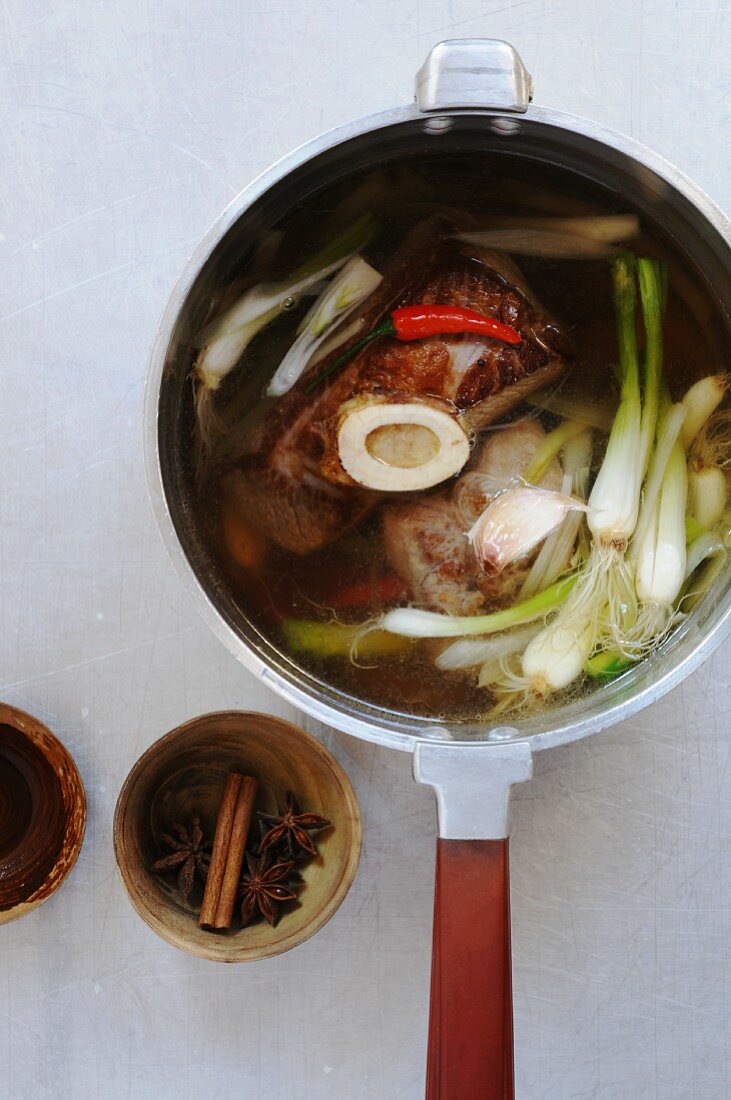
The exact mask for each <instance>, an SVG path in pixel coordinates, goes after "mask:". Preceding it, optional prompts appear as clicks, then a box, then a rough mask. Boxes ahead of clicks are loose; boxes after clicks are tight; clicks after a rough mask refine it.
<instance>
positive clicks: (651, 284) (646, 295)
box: [637, 257, 685, 476]
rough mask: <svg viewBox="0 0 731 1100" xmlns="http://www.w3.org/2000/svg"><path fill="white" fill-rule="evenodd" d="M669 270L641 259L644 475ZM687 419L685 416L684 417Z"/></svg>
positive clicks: (655, 412) (654, 421)
mask: <svg viewBox="0 0 731 1100" xmlns="http://www.w3.org/2000/svg"><path fill="white" fill-rule="evenodd" d="M665 273H666V269H665V267H664V265H663V266H661V265H660V264H657V263H655V262H654V261H653V260H648V259H647V258H645V257H640V258H639V259H638V260H637V280H638V282H639V284H640V300H641V303H642V318H643V321H644V325H645V342H646V347H645V361H644V392H643V395H642V475H643V476H644V474H645V473H646V471H647V465H648V462H649V461H650V450H651V448H652V444H653V440H654V438H655V430H656V426H657V415H658V410H659V407H660V380H661V377H662V354H663V331H662V311H663V298H664V296H665ZM683 419H685V417H683Z"/></svg>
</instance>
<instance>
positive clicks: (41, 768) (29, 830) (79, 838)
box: [0, 704, 86, 924]
mask: <svg viewBox="0 0 731 1100" xmlns="http://www.w3.org/2000/svg"><path fill="white" fill-rule="evenodd" d="M85 826H86V797H85V794H84V787H83V784H82V782H81V778H80V776H79V773H78V771H77V769H76V765H75V764H74V762H73V760H72V759H71V757H70V756H69V754H68V752H67V751H66V749H65V748H64V746H63V745H62V744H61V743H60V741H58V740H57V739H56V738H55V737H54V735H53V734H52V733H51V732H50V731H49V730H47V729H46V727H45V726H43V725H42V724H41V723H40V722H38V721H37V720H36V719H35V718H32V717H31V716H30V715H28V714H24V713H23V711H20V710H16V709H15V708H14V707H9V706H6V705H4V704H0V924H3V923H5V922H6V921H10V920H14V919H15V918H17V917H20V916H23V915H24V914H25V913H28V912H30V911H31V910H32V909H34V908H35V907H36V906H38V905H40V904H41V903H42V902H44V901H45V900H46V899H47V898H49V897H50V896H51V894H52V893H53V892H54V891H55V890H57V889H58V887H59V886H60V885H61V883H62V882H63V880H64V879H65V878H66V876H67V874H68V873H69V871H70V870H71V868H72V867H73V865H74V863H75V862H76V858H77V856H78V854H79V851H80V849H81V845H82V843H83V839H84V830H85Z"/></svg>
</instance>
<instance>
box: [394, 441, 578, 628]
mask: <svg viewBox="0 0 731 1100" xmlns="http://www.w3.org/2000/svg"><path fill="white" fill-rule="evenodd" d="M544 438H545V432H544V431H543V429H542V428H541V426H540V424H539V423H538V422H537V421H535V420H521V421H519V422H518V423H516V424H511V425H510V426H509V427H507V428H504V429H499V430H495V431H493V432H492V433H491V434H490V435H489V436H488V438H487V439H486V440H485V442H484V443H483V444H482V445H481V446H480V447H479V448H478V450H477V452H476V454H475V457H474V459H473V462H472V463H471V465H470V469H469V470H468V471H467V472H466V473H464V474H462V476H461V477H460V478H459V479H458V480H457V481H456V483H455V484H454V485H453V487H452V488H451V489H450V490H448V491H441V492H437V493H431V494H429V496H423V497H421V498H420V499H418V500H411V501H407V502H404V503H402V504H387V505H386V506H385V507H384V509H383V537H384V542H385V546H386V553H387V555H388V559H389V561H390V563H391V565H392V566H393V568H394V569H395V570H396V572H397V573H398V575H399V576H400V577H401V578H402V579H403V580H405V581H406V582H407V584H408V585H409V586H410V588H411V594H412V599H413V602H414V603H415V604H418V606H420V607H425V608H430V609H432V610H434V611H446V612H449V613H450V614H452V615H476V614H479V613H480V612H482V611H485V610H486V609H487V608H488V607H489V606H491V605H499V604H504V603H507V602H508V601H510V600H512V599H514V598H515V596H516V594H517V592H518V590H519V589H520V587H521V585H522V583H523V581H524V579H525V577H526V576H527V573H528V570H529V569H530V566H531V564H532V561H533V559H534V557H535V553H537V550H536V551H535V552H534V553H533V554H532V555H530V556H529V557H527V558H525V559H522V560H520V561H516V562H513V564H512V565H510V566H509V567H508V568H507V569H504V570H503V571H502V572H501V573H498V574H497V575H495V576H488V575H487V574H486V573H484V572H483V570H482V569H481V568H480V566H479V564H478V561H477V558H476V556H475V552H474V550H473V548H472V546H471V545H470V543H469V541H468V539H467V531H469V529H470V527H471V526H472V524H473V523H474V522H475V520H476V519H477V518H478V516H479V515H480V513H481V512H482V511H484V509H485V508H486V507H487V505H488V503H489V502H490V499H491V497H492V496H494V494H495V493H496V492H498V491H500V489H504V488H505V486H506V485H507V484H509V483H510V481H511V479H512V478H514V477H517V476H520V474H521V473H522V472H523V470H525V468H526V466H527V465H528V463H529V462H530V460H531V458H532V457H533V454H534V453H535V451H536V448H537V447H538V446H539V445H540V443H541V441H542V440H543V439H544ZM561 482H562V473H561V465H560V463H559V461H558V459H556V458H554V459H553V460H552V462H551V464H550V466H549V467H548V470H547V471H546V474H545V476H544V478H543V480H542V481H541V482H540V484H541V485H542V486H543V487H544V488H546V489H555V490H557V491H558V490H560V489H561Z"/></svg>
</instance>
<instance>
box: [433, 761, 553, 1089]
mask: <svg viewBox="0 0 731 1100" xmlns="http://www.w3.org/2000/svg"><path fill="white" fill-rule="evenodd" d="M531 770H532V758H531V751H530V747H529V745H528V743H527V742H525V741H513V742H510V743H501V744H482V745H444V744H437V743H434V742H421V743H419V744H418V745H417V747H416V749H415V752H414V776H415V778H416V780H417V782H419V783H425V784H427V785H429V786H431V787H433V788H434V790H435V791H436V794H437V802H438V806H439V833H440V836H439V839H438V841H437V862H436V883H435V892H434V938H433V944H432V973H431V1006H430V1013H429V1053H428V1058H427V1084H426V1097H427V1100H472V1098H475V1100H477V1098H485V1100H513V1096H514V1092H513V1013H512V992H511V986H512V978H511V961H510V884H509V876H508V841H507V838H506V832H507V805H508V798H509V795H510V788H511V787H512V785H513V783H518V782H521V781H523V780H525V779H529V778H530V775H531Z"/></svg>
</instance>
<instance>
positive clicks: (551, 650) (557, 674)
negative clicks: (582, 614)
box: [523, 618, 594, 696]
mask: <svg viewBox="0 0 731 1100" xmlns="http://www.w3.org/2000/svg"><path fill="white" fill-rule="evenodd" d="M578 626H579V629H578V630H577V629H576V627H577V623H575V622H570V623H564V622H563V621H559V620H558V619H557V620H555V621H554V622H552V623H549V625H548V626H547V627H546V628H545V630H542V631H541V633H540V634H538V635H537V637H535V638H534V639H533V640H532V641H531V642H529V644H528V646H527V648H526V651H525V653H524V654H523V676H524V677H525V678H526V680H527V681H528V682H529V684H530V687H531V688H532V690H533V691H534V692H535V694H536V695H539V696H542V695H548V694H549V693H550V692H552V691H560V690H561V688H565V687H568V685H569V684H571V683H573V682H574V680H575V679H576V678H577V677H578V676H580V675H581V670H582V669H583V667H584V663H585V661H586V660H587V658H588V657H589V655H590V654H591V651H592V649H593V647H594V628H593V624H592V622H591V620H590V619H588V618H587V621H585V622H583V623H579V624H578Z"/></svg>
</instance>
